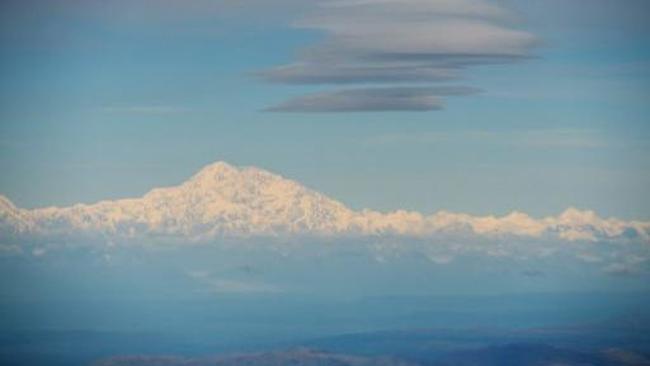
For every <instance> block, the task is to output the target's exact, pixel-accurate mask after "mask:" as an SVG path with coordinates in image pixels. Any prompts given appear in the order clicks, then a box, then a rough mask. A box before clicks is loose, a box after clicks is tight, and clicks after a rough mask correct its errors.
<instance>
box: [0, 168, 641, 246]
mask: <svg viewBox="0 0 650 366" xmlns="http://www.w3.org/2000/svg"><path fill="white" fill-rule="evenodd" d="M441 234H444V235H454V234H463V235H476V236H490V237H501V236H517V237H533V238H540V237H544V236H548V237H552V238H556V239H560V240H566V241H576V240H582V241H597V240H624V239H637V240H638V239H641V240H643V241H648V238H649V237H650V222H641V221H624V220H619V219H616V218H608V219H604V218H601V217H599V216H598V215H596V214H595V213H594V212H593V211H581V210H577V209H575V208H569V209H567V210H566V211H564V212H563V213H561V214H560V215H559V216H553V217H545V218H541V219H535V218H532V217H530V216H528V215H527V214H525V213H521V212H512V213H510V214H508V215H506V216H503V217H494V216H483V217H479V216H472V215H467V214H458V213H450V212H445V211H441V212H438V213H435V214H433V215H430V216H425V215H422V214H421V213H418V212H412V211H404V210H398V211H395V212H389V213H381V212H377V211H372V210H362V211H354V210H351V209H349V208H348V207H346V206H345V205H343V204H342V203H340V202H338V201H336V200H333V199H331V198H329V197H327V196H325V195H323V194H320V193H318V192H315V191H313V190H310V189H308V188H306V187H304V186H302V185H301V184H299V183H297V182H295V181H292V180H289V179H285V178H283V177H281V176H279V175H276V174H273V173H270V172H268V171H265V170H262V169H258V168H254V167H246V168H238V167H234V166H231V165H229V164H227V163H224V162H217V163H214V164H211V165H208V166H206V167H205V168H203V169H202V170H201V171H200V172H198V173H197V174H195V175H194V176H193V177H191V178H190V179H189V180H187V181H185V182H184V183H182V184H180V185H178V186H175V187H167V188H156V189H153V190H151V191H150V192H149V193H147V194H145V195H144V196H143V197H140V198H131V199H121V200H116V201H101V202H98V203H95V204H91V205H86V204H78V205H74V206H71V207H48V208H39V209H32V210H28V209H21V208H17V207H16V206H15V205H13V203H12V202H11V201H10V200H8V199H7V198H6V197H4V196H0V236H5V237H6V236H13V237H21V236H23V235H25V236H32V235H33V236H40V237H47V236H75V235H99V236H102V237H105V238H112V237H114V238H139V237H142V236H147V237H162V238H181V239H187V240H199V241H200V240H209V239H212V238H218V237H250V236H292V235H318V236H355V235H356V236H380V235H400V236H413V237H424V238H426V237H429V236H436V235H441Z"/></svg>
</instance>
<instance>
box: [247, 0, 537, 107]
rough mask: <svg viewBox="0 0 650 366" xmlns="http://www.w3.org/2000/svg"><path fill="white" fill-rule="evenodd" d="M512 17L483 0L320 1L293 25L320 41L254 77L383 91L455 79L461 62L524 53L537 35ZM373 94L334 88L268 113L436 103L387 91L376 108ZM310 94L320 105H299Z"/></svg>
mask: <svg viewBox="0 0 650 366" xmlns="http://www.w3.org/2000/svg"><path fill="white" fill-rule="evenodd" d="M515 20H516V19H515V16H514V15H513V14H512V13H510V12H509V11H508V10H506V9H504V8H502V7H499V6H496V5H494V4H492V3H490V2H489V1H485V0H460V1H451V0H332V1H324V2H320V3H319V4H318V6H317V7H316V10H315V11H314V12H313V13H312V14H311V15H309V16H306V17H305V18H303V19H302V20H300V21H298V22H296V23H295V26H296V27H298V28H302V29H308V30H315V31H318V32H320V33H322V34H324V39H323V40H322V41H321V42H320V43H318V44H316V45H313V46H311V47H309V48H307V49H305V50H303V52H302V53H301V54H300V56H299V57H298V59H297V60H295V61H294V62H293V63H291V64H288V65H282V66H278V67H275V68H272V69H269V70H265V71H262V72H260V73H259V75H260V77H262V78H263V79H265V80H267V81H270V82H275V83H286V84H314V85H320V84H334V85H341V84H353V85H358V84H383V85H384V86H385V87H386V88H387V90H391V89H392V88H394V87H395V85H396V84H404V83H432V82H441V81H449V80H454V79H457V78H459V77H461V76H462V71H463V70H464V69H466V68H467V67H471V66H478V65H487V64H503V63H511V62H516V61H520V60H523V59H526V58H529V57H530V56H531V50H532V49H533V48H534V47H535V46H536V45H537V43H538V40H537V39H536V38H535V37H534V36H533V35H532V34H530V33H527V32H524V31H521V30H518V29H515V28H513V27H512V26H511V25H512V24H513V23H514V22H515ZM364 92H365V93H364ZM375 93H376V90H374V89H371V88H362V89H356V90H355V92H354V93H349V92H348V91H334V92H329V93H326V94H317V95H316V96H307V97H303V98H298V99H296V100H293V101H289V102H286V103H284V104H282V105H280V106H278V107H275V108H270V110H280V111H310V112H314V111H323V112H331V111H350V110H355V111H362V110H367V111H377V110H415V111H420V110H434V109H439V108H440V107H441V102H440V101H439V100H437V99H436V100H435V101H434V100H429V101H428V102H416V103H414V102H413V100H412V99H410V98H401V97H399V96H394V97H391V96H387V97H386V99H385V100H383V101H382V103H381V105H378V104H377V103H368V102H367V100H368V99H373V98H374V97H375ZM314 98H319V99H318V101H319V103H322V104H325V103H326V104H327V108H324V107H318V108H305V107H304V105H305V104H306V103H312V104H313V103H314V101H313V100H314ZM373 100H374V99H373ZM378 103H379V101H378ZM350 105H353V106H355V108H354V109H351V107H350ZM364 107H365V108H364Z"/></svg>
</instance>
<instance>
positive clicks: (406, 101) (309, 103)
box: [267, 86, 478, 112]
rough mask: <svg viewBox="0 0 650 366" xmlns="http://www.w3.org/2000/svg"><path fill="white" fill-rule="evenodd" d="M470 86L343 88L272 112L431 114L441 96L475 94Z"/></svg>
mask: <svg viewBox="0 0 650 366" xmlns="http://www.w3.org/2000/svg"><path fill="white" fill-rule="evenodd" d="M477 92H478V89H475V88H469V87H462V86H458V87H454V86H449V87H443V86H441V87H382V88H377V87H376V88H361V89H345V90H337V91H333V92H324V93H316V94H311V95H306V96H302V97H297V98H295V99H291V100H289V101H286V102H284V103H282V104H280V105H278V106H276V107H272V108H269V109H267V110H268V111H272V112H364V111H367V112H369V111H375V112H380V111H432V110H438V109H441V108H443V107H444V103H443V101H442V99H441V98H440V97H441V96H459V95H469V94H474V93H477Z"/></svg>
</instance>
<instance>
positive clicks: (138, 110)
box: [101, 105, 188, 115]
mask: <svg viewBox="0 0 650 366" xmlns="http://www.w3.org/2000/svg"><path fill="white" fill-rule="evenodd" d="M101 111H102V112H105V113H121V114H141V115H167V114H176V113H183V112H187V111H188V109H187V108H184V107H178V106H167V105H132V106H112V107H102V108H101Z"/></svg>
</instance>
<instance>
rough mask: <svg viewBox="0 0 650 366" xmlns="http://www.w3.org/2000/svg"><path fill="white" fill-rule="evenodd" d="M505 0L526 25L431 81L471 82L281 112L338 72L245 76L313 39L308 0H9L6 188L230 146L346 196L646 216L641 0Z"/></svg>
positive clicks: (62, 199) (122, 192)
mask: <svg viewBox="0 0 650 366" xmlns="http://www.w3.org/2000/svg"><path fill="white" fill-rule="evenodd" d="M501 3H503V4H504V7H505V8H511V9H515V10H517V11H518V12H519V14H520V15H521V18H520V19H517V20H515V21H514V25H513V27H514V28H516V29H519V30H522V31H525V32H528V33H530V34H532V35H534V36H535V37H536V38H538V39H539V44H538V45H536V46H535V47H534V48H533V49H532V50H531V51H530V56H532V57H531V58H530V59H527V60H523V61H517V62H514V63H506V64H500V65H483V66H478V67H468V68H467V69H466V70H463V75H462V79H461V80H460V81H458V82H445V83H439V84H440V85H466V86H470V87H474V88H479V89H481V90H483V91H482V92H481V93H479V94H476V95H467V96H457V97H449V98H445V99H446V100H445V107H444V109H442V110H435V111H429V112H365V113H363V112H354V113H275V112H265V111H263V110H264V109H265V108H268V107H271V106H274V105H278V104H280V103H283V102H284V101H286V100H288V99H291V98H296V97H301V96H302V95H305V94H308V93H312V92H319V91H323V90H331V89H332V87H331V86H319V85H287V84H282V83H269V82H265V81H264V80H260V78H259V77H256V76H255V73H257V72H260V71H262V70H269V69H271V68H274V67H277V66H280V65H285V64H289V63H291V62H292V61H295V60H296V59H297V58H298V59H299V57H300V56H299V54H300V53H299V52H300V50H301V49H304V48H305V47H310V46H313V45H315V44H319V42H321V40H322V39H323V37H324V34H323V33H319V32H318V31H315V30H313V29H300V28H296V27H292V24H295V22H296V21H299V20H300V19H302V18H303V17H304V14H308V13H309V12H310V11H313V9H312V8H313V7H314V4H312V3H311V2H300V5H297V3H296V2H292V1H289V0H283V1H281V2H279V3H278V4H276V5H275V6H270V5H264V4H263V2H258V1H252V0H251V1H246V2H242V3H241V4H239V5H233V4H232V3H231V2H225V1H221V2H220V1H215V2H207V1H197V2H194V3H192V4H193V5H194V6H188V7H187V8H186V9H182V10H179V9H178V8H175V6H178V4H177V3H175V2H173V1H169V2H162V3H160V4H159V5H156V7H157V8H156V9H151V8H142V7H140V5H142V4H144V3H141V2H135V3H130V5H129V3H127V2H124V3H122V2H113V3H111V4H113V5H112V6H104V7H101V6H99V5H98V4H100V3H98V2H97V3H96V2H89V3H86V4H87V5H80V3H76V2H74V1H72V2H68V1H55V2H52V3H48V4H40V3H37V2H30V1H27V2H25V1H22V2H15V3H12V2H8V3H7V5H3V7H4V9H3V12H2V13H3V15H2V22H1V23H2V28H1V29H2V31H1V32H0V33H1V34H0V37H1V38H0V42H1V47H0V52H1V54H2V57H1V60H2V61H0V70H1V71H0V72H1V73H2V79H3V82H2V85H1V86H0V110H1V112H0V121H1V122H0V151H1V152H0V168H1V169H2V171H3V174H2V178H1V179H0V192H1V193H2V194H4V195H6V196H8V197H9V198H11V199H12V200H13V201H14V202H16V203H17V204H18V205H20V206H24V207H38V206H46V205H68V204H72V203H77V202H94V201H97V200H100V199H106V198H121V197H129V196H137V195H140V194H142V193H144V192H146V191H147V190H149V189H150V188H152V187H156V186H163V185H171V184H176V183H178V182H180V181H182V180H184V179H185V178H186V177H188V176H189V175H191V174H192V173H194V172H195V171H197V170H198V169H199V168H200V167H201V166H203V165H205V164H207V163H210V162H213V161H216V160H226V161H228V162H230V163H234V164H238V165H254V166H259V167H263V168H265V169H268V170H271V171H275V172H278V173H280V174H283V175H285V176H287V177H290V178H292V179H295V180H297V181H300V182H303V183H304V184H306V185H308V186H309V187H312V188H315V189H316V190H319V191H321V192H324V193H326V194H328V195H330V196H332V197H334V198H336V199H338V200H341V201H342V202H345V203H346V204H348V205H350V206H351V207H353V208H363V207H370V208H374V209H381V210H390V209H397V208H407V209H415V210H419V211H421V212H425V213H431V212H435V211H437V210H440V209H447V210H452V211H462V212H468V213H474V214H488V213H495V214H503V213H506V212H508V211H511V210H514V209H518V210H523V211H526V212H528V213H531V214H534V215H547V214H555V213H557V212H559V211H562V210H563V209H564V208H566V207H568V206H578V207H581V208H589V209H594V210H596V211H598V212H599V213H600V214H602V215H604V216H610V215H611V216H617V217H622V218H633V219H648V218H650V199H649V198H648V195H647V187H649V186H650V173H649V172H650V161H649V160H648V156H649V153H650V142H649V138H650V125H649V124H648V121H647V118H648V117H647V116H648V114H649V113H648V112H650V107H649V106H650V103H648V102H649V100H648V95H650V94H649V90H648V89H649V87H648V85H650V74H649V73H648V70H650V68H648V62H649V61H650V47H649V46H650V45H649V44H648V40H647V32H648V30H649V29H648V24H647V21H645V19H644V17H643V14H644V13H647V10H648V9H647V7H648V6H647V5H646V4H645V2H644V1H636V0H628V1H614V0H598V1H597V4H594V5H593V6H592V7H590V8H588V9H585V8H584V2H581V1H577V0H570V1H530V2H529V1H527V2H523V1H503V2H501ZM206 4H210V6H207V7H206ZM434 85H437V84H434Z"/></svg>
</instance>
